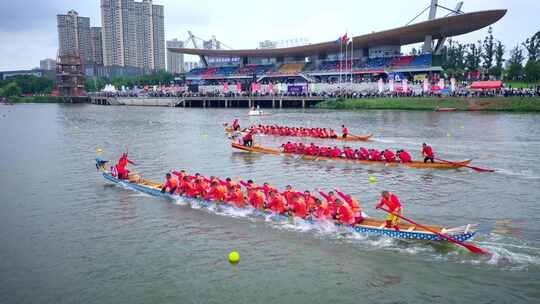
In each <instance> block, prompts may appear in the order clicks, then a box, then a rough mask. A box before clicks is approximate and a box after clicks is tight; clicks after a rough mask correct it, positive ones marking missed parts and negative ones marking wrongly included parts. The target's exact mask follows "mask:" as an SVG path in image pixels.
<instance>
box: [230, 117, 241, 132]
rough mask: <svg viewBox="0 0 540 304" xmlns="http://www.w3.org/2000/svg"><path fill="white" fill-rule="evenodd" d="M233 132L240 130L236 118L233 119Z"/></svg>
mask: <svg viewBox="0 0 540 304" xmlns="http://www.w3.org/2000/svg"><path fill="white" fill-rule="evenodd" d="M232 128H233V131H239V130H240V121H239V120H238V118H235V119H234V120H233V123H232Z"/></svg>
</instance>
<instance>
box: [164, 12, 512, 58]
mask: <svg viewBox="0 0 540 304" xmlns="http://www.w3.org/2000/svg"><path fill="white" fill-rule="evenodd" d="M505 14H506V10H489V11H479V12H473V13H466V14H461V15H456V16H450V17H444V18H438V19H434V20H429V21H424V22H420V23H416V24H412V25H408V26H403V27H398V28H395V29H391V30H387V31H382V32H376V33H371V34H366V35H362V36H355V37H354V40H353V41H354V48H356V49H359V48H365V47H374V46H381V45H407V44H413V43H419V42H423V41H424V38H425V37H426V36H428V35H432V36H433V39H440V38H444V37H452V36H458V35H462V34H467V33H470V32H474V31H476V30H479V29H481V28H484V27H486V26H489V25H491V24H493V23H495V22H497V21H498V20H500V19H501V18H502V17H503V16H504V15H505ZM168 50H170V51H172V52H176V53H182V54H190V55H202V56H215V57H280V56H283V57H289V56H299V57H300V56H301V57H308V56H313V55H318V54H323V53H334V52H338V51H339V44H337V43H336V42H335V41H328V42H322V43H315V44H309V45H303V46H297V47H289V48H276V49H250V50H205V49H194V48H168Z"/></svg>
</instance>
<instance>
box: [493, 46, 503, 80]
mask: <svg viewBox="0 0 540 304" xmlns="http://www.w3.org/2000/svg"><path fill="white" fill-rule="evenodd" d="M504 51H505V47H504V45H503V44H502V42H500V41H497V44H496V45H495V67H493V68H492V69H491V70H490V74H491V75H494V76H497V77H501V76H502V73H503V65H504V61H505V59H504Z"/></svg>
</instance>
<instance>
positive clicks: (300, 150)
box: [295, 143, 306, 154]
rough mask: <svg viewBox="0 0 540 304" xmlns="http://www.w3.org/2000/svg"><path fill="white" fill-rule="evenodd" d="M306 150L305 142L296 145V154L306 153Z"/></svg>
mask: <svg viewBox="0 0 540 304" xmlns="http://www.w3.org/2000/svg"><path fill="white" fill-rule="evenodd" d="M305 151H306V146H304V144H303V143H299V144H298V145H297V146H296V151H295V152H296V154H304V153H305Z"/></svg>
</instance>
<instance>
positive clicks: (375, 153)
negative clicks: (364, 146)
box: [369, 149, 382, 161]
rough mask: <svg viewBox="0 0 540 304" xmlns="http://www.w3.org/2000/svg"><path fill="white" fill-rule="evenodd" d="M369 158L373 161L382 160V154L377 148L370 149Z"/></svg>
mask: <svg viewBox="0 0 540 304" xmlns="http://www.w3.org/2000/svg"><path fill="white" fill-rule="evenodd" d="M369 159H370V160H374V161H382V155H381V152H379V150H377V149H370V150H369Z"/></svg>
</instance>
